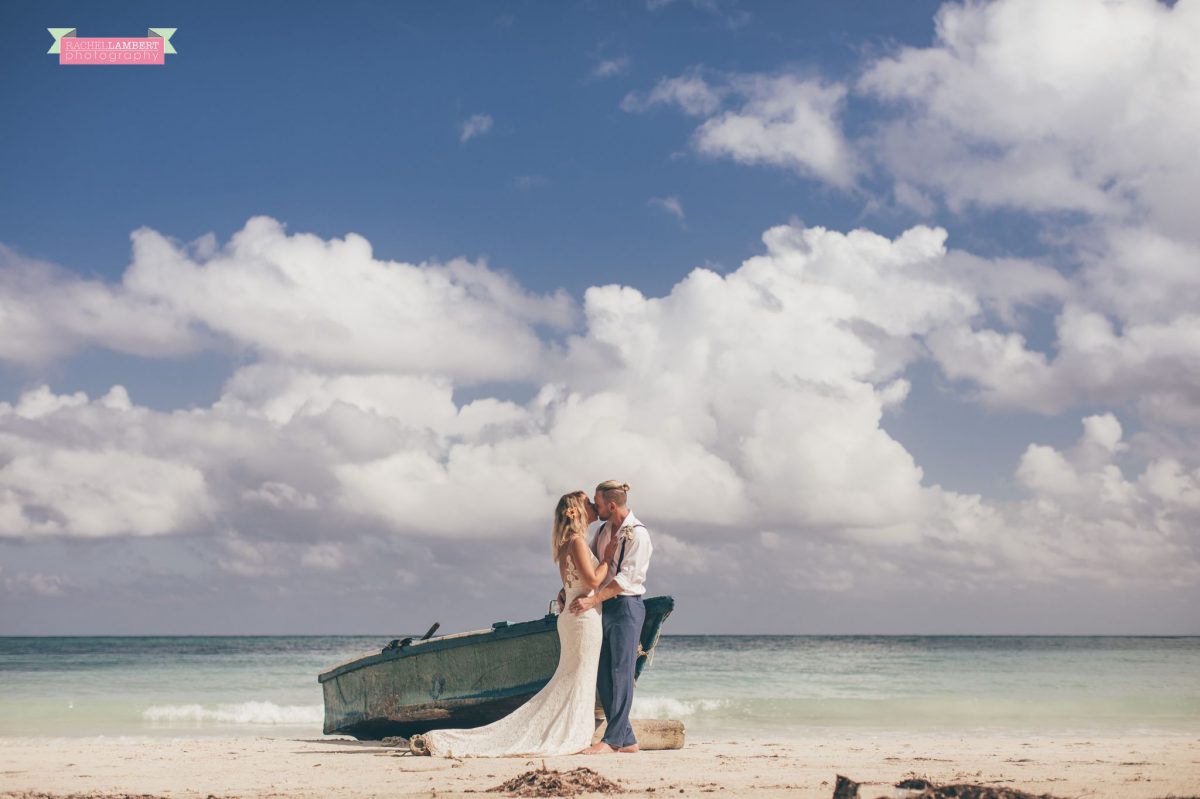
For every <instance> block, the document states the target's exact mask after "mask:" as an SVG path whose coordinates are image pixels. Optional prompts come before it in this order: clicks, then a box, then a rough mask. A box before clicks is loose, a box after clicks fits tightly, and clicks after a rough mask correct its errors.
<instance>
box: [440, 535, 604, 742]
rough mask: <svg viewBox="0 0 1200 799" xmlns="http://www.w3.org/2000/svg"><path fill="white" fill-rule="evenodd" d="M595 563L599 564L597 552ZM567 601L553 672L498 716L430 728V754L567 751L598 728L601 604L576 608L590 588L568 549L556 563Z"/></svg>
mask: <svg viewBox="0 0 1200 799" xmlns="http://www.w3.org/2000/svg"><path fill="white" fill-rule="evenodd" d="M592 561H593V566H595V565H597V563H596V560H595V555H593V556H592ZM560 572H561V574H562V578H563V589H564V590H565V592H566V604H565V605H564V608H563V612H562V613H560V614H559V616H558V642H559V645H560V647H561V651H560V653H559V656H558V668H556V669H555V670H554V676H553V677H551V678H550V682H548V683H546V686H545V687H544V688H542V690H540V691H538V692H537V693H536V694H534V696H533V698H532V699H530V700H529V701H528V702H526V703H525V704H523V705H521V706H520V707H519V708H517V709H516V710H514V711H513V712H512V713H510V714H508V715H507V716H505V717H504V718H502V719H500V720H499V721H494V722H492V723H491V724H488V725H487V726H484V727H476V728H475V729H471V730H433V731H431V732H427V733H425V734H424V735H423V736H421V737H422V738H424V740H425V747H426V748H427V749H428V750H429V754H431V755H433V756H434V757H507V756H515V755H542V756H548V755H569V754H573V753H575V752H578V751H579V750H580V749H584V748H585V747H587V746H588V745H590V744H591V742H592V735H593V734H594V733H595V730H596V717H595V708H596V670H597V668H598V667H599V664H600V644H601V642H602V640H603V637H604V632H603V630H602V628H601V626H600V609H599V608H592V609H591V610H588V611H587V612H585V613H581V614H578V615H577V614H575V613H572V612H571V611H570V610H568V609H567V608H570V606H571V602H572V601H573V600H574V599H575V598H576V597H579V596H585V595H587V594H591V593H592V592H591V591H590V590H589V589H587V588H586V587H584V586H583V584H582V582H581V581H580V579H579V570H578V568H576V565H575V560H574V558H573V556H572V555H571V553H569V552H568V553H567V554H566V557H565V563H564V566H563V568H562V569H560Z"/></svg>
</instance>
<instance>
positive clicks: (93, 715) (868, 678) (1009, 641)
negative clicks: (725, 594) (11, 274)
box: [0, 636, 1200, 738]
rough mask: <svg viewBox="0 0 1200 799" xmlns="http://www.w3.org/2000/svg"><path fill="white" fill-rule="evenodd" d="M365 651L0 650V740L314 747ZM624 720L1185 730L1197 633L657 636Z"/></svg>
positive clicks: (92, 643)
mask: <svg viewBox="0 0 1200 799" xmlns="http://www.w3.org/2000/svg"><path fill="white" fill-rule="evenodd" d="M386 640H387V637H386V636H379V637H358V636H356V637H339V636H319V637H317V636H314V637H157V638H150V637H146V638H0V736H29V735H35V736H92V735H105V736H125V735H135V736H136V735H168V736H195V735H222V736H230V735H232V736H263V735H265V736H277V737H285V736H286V737H319V736H320V735H321V718H322V706H321V691H320V687H319V686H318V684H317V679H316V678H317V674H318V673H319V672H321V671H323V670H325V669H327V668H329V667H330V666H333V665H335V664H337V663H340V662H343V661H345V660H349V659H351V658H353V657H356V656H358V655H360V654H363V653H367V652H371V651H378V649H379V648H380V647H381V646H382V645H383V644H385V643H386ZM634 715H635V717H646V718H678V719H681V720H683V721H684V722H685V723H686V724H687V727H688V731H689V734H691V735H696V736H701V737H703V736H725V735H730V734H736V735H743V736H760V737H773V738H778V737H787V736H790V735H804V734H811V733H814V732H819V731H822V730H829V729H835V730H845V731H851V730H870V731H903V730H917V729H919V730H947V729H954V730H962V731H993V732H1002V733H1003V732H1013V733H1020V734H1026V733H1033V734H1036V733H1052V732H1066V731H1081V730H1086V731H1089V732H1093V733H1104V732H1112V733H1117V732H1122V733H1128V732H1137V731H1164V732H1178V733H1183V734H1200V637H1178V638H1175V637H1172V638H1157V637H1154V638H1151V637H1042V636H1036V637H1020V636H986V637H964V636H664V637H663V638H662V640H661V642H660V645H659V648H658V650H657V652H656V654H655V659H654V663H653V665H652V666H651V668H650V669H649V670H647V671H646V672H645V674H644V675H643V677H642V680H641V682H640V683H639V686H638V690H637V698H636V704H635V708H634Z"/></svg>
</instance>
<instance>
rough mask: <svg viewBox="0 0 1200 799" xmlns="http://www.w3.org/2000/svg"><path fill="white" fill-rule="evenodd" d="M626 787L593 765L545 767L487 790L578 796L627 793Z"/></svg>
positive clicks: (518, 793) (512, 794)
mask: <svg viewBox="0 0 1200 799" xmlns="http://www.w3.org/2000/svg"><path fill="white" fill-rule="evenodd" d="M624 792H625V789H624V788H622V787H621V786H620V785H618V784H617V783H615V782H613V781H612V780H609V779H605V778H604V777H602V776H600V775H599V774H597V773H596V772H594V771H592V770H591V769H590V768H584V767H582V766H580V767H579V768H575V769H571V770H570V771H558V770H556V769H554V770H551V769H547V768H546V764H545V762H543V763H542V767H541V768H540V769H534V770H533V771H527V772H525V773H524V774H521V775H518V776H516V777H513V778H512V779H511V780H509V781H508V782H506V783H503V784H502V785H497V786H496V787H494V788H488V793H506V794H508V795H509V796H575V795H576V794H579V793H624Z"/></svg>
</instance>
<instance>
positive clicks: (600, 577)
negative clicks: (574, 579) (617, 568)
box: [571, 535, 608, 588]
mask: <svg viewBox="0 0 1200 799" xmlns="http://www.w3.org/2000/svg"><path fill="white" fill-rule="evenodd" d="M571 555H572V557H574V558H575V565H576V566H578V567H579V578H580V579H581V580H583V584H584V585H586V586H587V587H588V588H598V587H599V586H600V583H602V582H604V581H605V580H606V579H607V578H608V561H607V560H606V561H605V562H604V563H601V564H600V565H599V566H597V567H595V568H592V551H591V550H590V549H588V545H587V541H584V540H583V536H581V535H577V536H575V537H574V538H572V539H571Z"/></svg>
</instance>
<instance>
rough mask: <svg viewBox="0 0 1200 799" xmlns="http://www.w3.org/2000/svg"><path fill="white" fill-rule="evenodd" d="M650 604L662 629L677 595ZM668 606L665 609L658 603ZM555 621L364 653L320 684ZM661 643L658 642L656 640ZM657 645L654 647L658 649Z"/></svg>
mask: <svg viewBox="0 0 1200 799" xmlns="http://www.w3.org/2000/svg"><path fill="white" fill-rule="evenodd" d="M646 603H647V604H650V603H653V604H654V606H655V608H656V610H655V612H656V613H659V614H660V615H662V617H663V618H662V619H661V621H660V622H659V626H660V629H661V625H662V622H664V621H666V617H667V616H670V615H671V613H672V611H674V610H675V598H674V597H673V596H671V595H669V594H666V595H662V596H655V597H648V598H647V599H646ZM660 605H662V606H665V607H662V608H661V609H659V608H658V606H660ZM551 622H554V623H555V624H557V623H558V616H557V614H554V613H547V614H546V615H545V616H543V617H542V618H540V619H532V620H530V621H522V622H516V623H509V622H496V624H502V625H503V626H500V627H497V626H495V625H493V626H492V627H490V628H487V629H482V630H474V631H468V632H462V633H453V634H451V635H442V636H438V637H436V638H430V639H429V640H428V641H413V642H412V643H411V644H409V645H408V646H405V647H401V648H398V649H393V650H386V651H382V652H378V653H374V654H369V655H363V656H362V657H359V658H356V659H355V660H349V661H346V662H345V663H342V664H341V665H338V666H334V667H333V668H332V669H329V670H328V671H325V672H322V673H321V674H318V675H317V682H318V683H322V684H323V683H326V682H329V681H330V680H332V679H334V678H336V677H340V676H342V675H343V674H348V673H349V672H352V671H357V670H359V669H363V668H368V667H370V666H376V665H378V664H380V663H387V662H390V661H393V660H400V659H402V658H406V657H412V656H414V655H422V654H426V653H430V652H440V651H443V650H446V649H457V648H458V647H462V646H467V645H469V644H476V643H481V642H482V640H481V639H484V638H487V637H488V636H492V637H491V638H490V639H489V640H492V641H503V640H507V639H509V638H522V637H524V636H526V635H536V634H537V633H542V632H546V628H547V627H548V626H549V625H550V623H551ZM656 643H657V642H656ZM654 648H655V647H651V649H654Z"/></svg>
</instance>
